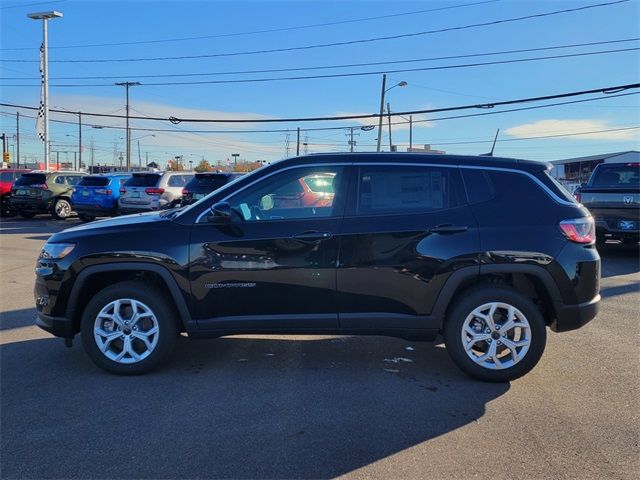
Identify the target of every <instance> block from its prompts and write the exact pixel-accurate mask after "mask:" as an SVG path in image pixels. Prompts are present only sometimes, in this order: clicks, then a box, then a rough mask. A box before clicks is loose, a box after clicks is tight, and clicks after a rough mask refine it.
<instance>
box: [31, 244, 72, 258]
mask: <svg viewBox="0 0 640 480" xmlns="http://www.w3.org/2000/svg"><path fill="white" fill-rule="evenodd" d="M75 247H76V245H75V243H48V242H47V243H45V244H44V247H42V251H41V252H40V256H39V257H38V260H39V259H47V260H60V259H61V258H64V257H66V256H67V255H69V254H70V253H71V251H72V250H73V249H74V248H75Z"/></svg>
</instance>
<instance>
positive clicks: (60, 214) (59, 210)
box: [53, 198, 71, 220]
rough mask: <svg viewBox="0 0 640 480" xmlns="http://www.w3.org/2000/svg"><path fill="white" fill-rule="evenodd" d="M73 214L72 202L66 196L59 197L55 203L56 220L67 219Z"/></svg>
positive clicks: (54, 213) (54, 214) (54, 215)
mask: <svg viewBox="0 0 640 480" xmlns="http://www.w3.org/2000/svg"><path fill="white" fill-rule="evenodd" d="M70 216H71V204H70V203H69V201H68V200H65V199H64V198H59V199H58V200H56V203H54V204H53V217H54V218H55V219H56V220H66V219H67V218H69V217H70Z"/></svg>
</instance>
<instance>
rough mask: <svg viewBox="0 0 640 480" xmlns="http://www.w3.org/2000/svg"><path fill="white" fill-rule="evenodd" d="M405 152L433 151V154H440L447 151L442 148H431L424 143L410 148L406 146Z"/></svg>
mask: <svg viewBox="0 0 640 480" xmlns="http://www.w3.org/2000/svg"><path fill="white" fill-rule="evenodd" d="M407 152H415V153H433V154H440V155H443V154H445V153H447V152H445V151H444V150H433V149H432V148H431V145H424V146H422V147H411V148H407Z"/></svg>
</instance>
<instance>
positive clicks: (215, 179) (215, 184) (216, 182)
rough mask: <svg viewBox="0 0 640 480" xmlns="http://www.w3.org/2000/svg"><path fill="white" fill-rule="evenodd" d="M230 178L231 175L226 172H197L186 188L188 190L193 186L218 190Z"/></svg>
mask: <svg viewBox="0 0 640 480" xmlns="http://www.w3.org/2000/svg"><path fill="white" fill-rule="evenodd" d="M229 180H231V177H230V176H229V175H225V174H218V175H216V174H213V175H205V174H196V177H195V178H194V179H193V180H191V181H190V182H189V183H188V184H187V186H186V187H185V188H186V189H187V190H189V189H192V188H206V189H210V190H216V189H218V188H220V187H221V186H223V185H225V184H226V183H227V181H229Z"/></svg>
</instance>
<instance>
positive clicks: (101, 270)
mask: <svg viewBox="0 0 640 480" xmlns="http://www.w3.org/2000/svg"><path fill="white" fill-rule="evenodd" d="M136 279H138V280H145V281H149V282H152V284H153V283H155V284H157V285H158V286H159V287H160V288H164V289H166V291H167V292H168V293H169V295H170V298H171V300H172V302H173V305H174V306H175V308H176V311H177V313H178V315H179V317H180V320H181V325H180V327H181V329H182V330H184V329H185V328H186V325H187V323H189V322H190V320H191V315H190V313H189V309H188V307H187V303H186V301H185V299H184V297H183V295H182V294H181V292H180V288H179V287H178V284H177V282H176V280H175V278H174V277H173V275H172V274H171V272H170V271H169V270H168V269H167V268H165V267H163V266H161V265H156V264H153V263H146V262H117V263H104V264H100V265H93V266H90V267H86V268H84V269H83V270H81V271H80V273H79V274H78V275H77V277H76V279H75V282H74V284H73V287H72V289H71V292H70V294H69V300H68V303H67V309H66V316H67V318H69V319H70V320H71V321H72V322H73V325H74V328H75V330H76V331H79V330H80V320H81V317H82V312H83V311H84V307H85V306H86V305H87V304H88V302H89V300H90V299H91V296H92V294H93V293H95V292H97V291H99V290H102V289H103V288H105V287H106V286H109V285H112V284H114V283H115V282H120V281H127V280H136Z"/></svg>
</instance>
